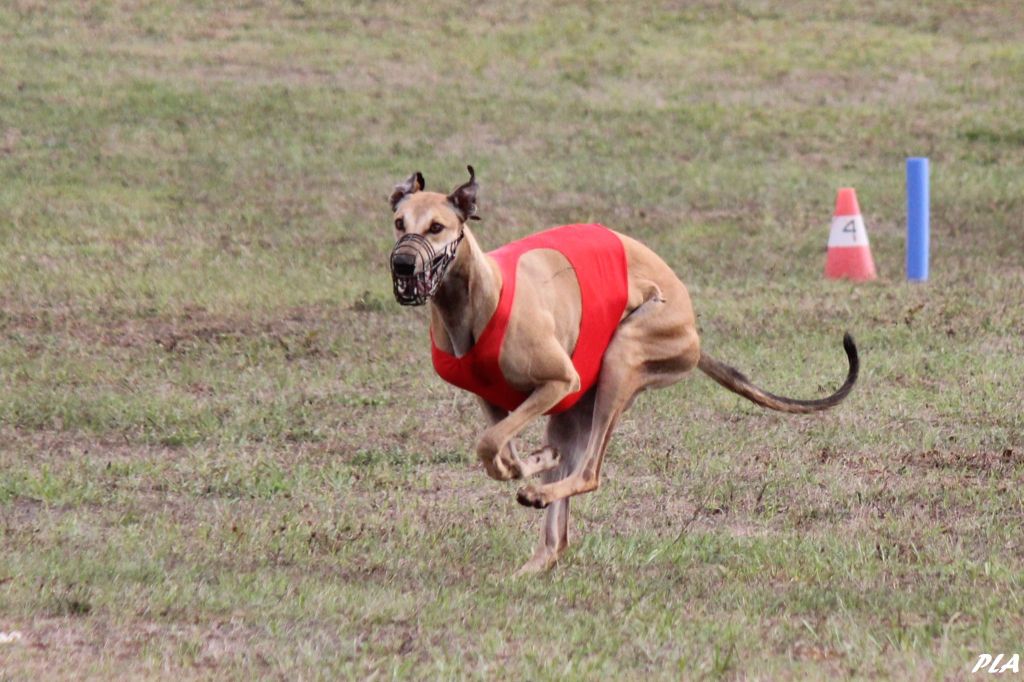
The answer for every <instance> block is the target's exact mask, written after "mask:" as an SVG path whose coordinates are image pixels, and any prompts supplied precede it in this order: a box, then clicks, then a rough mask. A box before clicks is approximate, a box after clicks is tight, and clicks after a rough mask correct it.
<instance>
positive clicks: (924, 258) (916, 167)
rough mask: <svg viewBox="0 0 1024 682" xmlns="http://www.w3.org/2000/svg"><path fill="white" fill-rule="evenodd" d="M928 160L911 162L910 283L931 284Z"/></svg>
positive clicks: (908, 236)
mask: <svg viewBox="0 0 1024 682" xmlns="http://www.w3.org/2000/svg"><path fill="white" fill-rule="evenodd" d="M928 202H929V197H928V159H926V158H923V157H915V158H909V159H907V280H909V281H911V282H926V281H928V222H929V218H930V216H929V208H928Z"/></svg>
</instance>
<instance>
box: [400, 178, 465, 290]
mask: <svg viewBox="0 0 1024 682" xmlns="http://www.w3.org/2000/svg"><path fill="white" fill-rule="evenodd" d="M467 169H468V170H469V182H466V183H463V184H462V185H459V186H458V187H456V188H455V189H454V190H453V191H452V193H451V194H447V195H445V194H441V193H440V192H427V191H424V190H425V188H426V181H424V179H423V174H422V173H420V172H419V171H417V172H415V173H413V174H412V175H410V176H409V177H408V178H407V179H406V181H405V182H403V183H400V184H398V185H395V191H394V192H392V193H391V210H392V211H394V212H395V215H394V219H395V246H394V248H393V249H391V279H392V281H393V282H394V285H395V299H396V300H397V301H398V302H399V303H401V304H402V305H423V304H424V303H426V302H427V299H428V298H430V297H431V296H433V295H434V292H436V291H437V288H438V287H439V286H441V282H442V281H443V280H444V275H445V272H447V270H448V266H449V265H451V262H452V261H453V260H455V255H456V253H457V251H458V249H459V244H461V243H462V234H463V232H462V230H463V228H464V227H465V224H466V221H467V220H479V218H478V217H477V214H476V192H477V187H478V185H477V183H476V174H475V173H474V172H473V167H472V166H467Z"/></svg>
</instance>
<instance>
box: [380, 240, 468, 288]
mask: <svg viewBox="0 0 1024 682" xmlns="http://www.w3.org/2000/svg"><path fill="white" fill-rule="evenodd" d="M461 242H462V235H461V234H460V235H459V238H458V239H456V240H455V241H453V242H451V243H449V244H448V245H446V246H445V247H444V249H442V250H441V252H440V253H438V252H436V251H434V247H433V246H431V244H430V242H429V241H427V239H426V238H425V237H423V236H422V235H418V234H407V235H405V236H404V237H402V238H401V239H399V240H398V242H396V243H395V248H393V249H391V281H392V282H393V283H394V285H395V300H397V301H398V302H399V303H401V304H402V305H423V304H424V303H426V302H427V299H428V298H430V297H431V296H433V295H434V292H435V291H437V288H438V287H439V286H441V281H442V280H443V279H444V273H445V272H446V271H447V270H448V266H449V265H451V262H452V261H453V260H455V252H456V251H458V249H459V244H460V243H461Z"/></svg>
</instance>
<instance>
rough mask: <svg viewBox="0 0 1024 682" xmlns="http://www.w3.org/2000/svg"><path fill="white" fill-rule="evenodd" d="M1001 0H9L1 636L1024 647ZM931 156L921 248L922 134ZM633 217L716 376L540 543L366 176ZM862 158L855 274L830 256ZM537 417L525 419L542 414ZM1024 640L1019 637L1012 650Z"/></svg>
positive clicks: (295, 642)
mask: <svg viewBox="0 0 1024 682" xmlns="http://www.w3.org/2000/svg"><path fill="white" fill-rule="evenodd" d="M1022 46H1024V11H1022V10H1021V8H1020V6H1019V3H1017V2H1014V1H1012V0H1005V1H999V2H971V3H966V4H965V3H962V2H952V1H951V0H949V1H946V0H942V1H939V0H936V1H935V2H926V3H917V4H915V5H908V4H906V3H902V2H895V1H888V0H873V1H870V2H856V3H855V2H846V1H845V0H835V1H832V2H828V3H820V2H809V1H808V2H803V1H799V0H797V1H794V2H788V3H769V2H760V1H755V0H751V1H745V0H739V1H735V2H710V1H707V2H693V3H689V2H688V3H676V6H675V7H674V8H665V9H652V8H643V7H640V6H634V5H632V4H629V3H620V4H619V5H616V6H614V7H608V6H605V5H603V4H601V3H588V2H564V3H557V4H551V5H547V4H544V3H535V2H511V3H508V2H504V3H498V2H490V1H487V2H481V3H455V2H448V1H447V0H444V1H442V2H435V3H420V4H418V5H415V4H412V5H411V4H409V3H404V4H390V3H388V4H382V3H342V4H339V3H328V2H319V1H318V0H307V1H305V2H273V1H271V2H261V3H248V4H245V5H244V6H242V7H240V8H235V9H224V8H223V7H222V5H221V3H213V2H192V3H156V4H152V3H150V4H144V3H134V2H128V3H108V2H95V3H77V2H76V3H63V2H61V3H33V2H20V3H14V4H5V5H4V6H3V7H2V8H0V243H2V245H3V246H2V247H0V334H2V340H0V631H3V632H9V631H12V630H18V631H21V632H22V633H23V635H24V637H23V639H22V640H21V641H20V642H18V643H13V644H0V679H8V678H10V679H21V678H24V677H32V678H40V679H60V678H67V677H71V676H74V677H88V678H92V679H128V678H139V677H168V678H177V679H193V678H196V679H198V678H204V679H205V678H216V679H252V678H253V677H271V678H281V679H309V678H317V679H335V678H339V677H340V678H365V677H374V678H375V679H386V678H406V677H412V678H425V679H434V678H463V677H470V678H480V679H493V678H516V679H523V678H526V679H532V678H541V679H543V678H549V679H550V678H568V679H594V678H599V677H600V678H608V679H636V678H640V677H654V678H663V679H676V678H680V677H681V678H685V679H693V678H705V677H706V678H720V677H730V678H731V677H737V678H762V679H767V678H781V679H804V678H812V679H822V678H832V677H835V676H853V677H882V678H890V677H891V678H898V679H907V678H910V679H944V678H950V677H952V678H960V677H967V676H968V674H969V671H970V669H971V667H973V665H974V662H975V661H976V660H977V657H978V655H979V654H981V653H983V652H989V653H998V652H1005V653H1013V652H1021V648H1022V645H1024V643H1022V640H1021V638H1020V632H1022V631H1024V616H1022V615H1021V614H1022V613H1024V609H1022V603H1021V596H1020V595H1021V594H1022V587H1024V584H1022V583H1024V562H1022V560H1021V558H1020V557H1021V551H1020V550H1021V537H1020V524H1021V516H1022V511H1024V489H1022V488H1021V485H1020V481H1021V480H1022V476H1024V417H1022V416H1021V409H1020V405H1021V403H1022V401H1024V384H1022V382H1021V377H1022V376H1024V332H1022V330H1024V306H1022V305H1021V295H1020V292H1021V289H1022V287H1024V266H1022V263H1024V174H1022V173H1021V172H1020V169H1021V167H1022V165H1024V133H1022V128H1021V124H1020V123H1019V120H1018V119H1019V112H1020V111H1021V110H1022V108H1024V47H1022ZM910 155H926V156H929V157H930V158H931V160H932V163H933V182H932V201H933V203H932V216H933V225H932V230H933V232H932V244H933V251H932V268H933V270H932V280H931V281H930V282H929V283H927V284H925V285H909V284H907V283H905V282H904V280H903V230H904V228H903V224H904V223H903V221H904V194H903V191H904V190H903V162H904V158H905V157H906V156H910ZM467 163H472V164H473V165H474V166H475V167H476V168H477V171H478V177H479V180H480V182H481V184H482V188H483V189H482V200H481V212H482V215H483V216H484V221H483V222H482V223H478V224H477V226H476V233H477V235H478V238H479V239H480V240H481V242H482V243H483V244H484V245H485V246H487V247H488V248H491V247H495V246H498V245H500V244H501V243H503V242H505V241H508V240H510V239H513V238H516V237H519V236H522V235H524V234H527V233H529V232H531V231H534V230H537V229H540V228H543V227H547V226H551V225H556V224H560V223H567V222H578V221H585V220H596V221H601V222H603V223H605V224H607V225H609V226H612V227H615V228H617V229H619V230H622V231H624V232H627V233H629V234H632V235H634V236H636V237H637V238H639V239H641V240H643V241H644V242H645V243H647V244H649V245H650V246H651V247H653V248H654V249H655V250H656V251H657V252H658V253H660V254H661V255H662V256H663V257H664V258H665V259H666V260H667V261H668V262H669V263H670V264H671V265H672V266H673V268H674V269H675V270H676V271H677V272H678V273H679V275H680V276H681V277H682V278H683V279H684V281H685V282H686V283H687V284H688V286H689V287H690V291H691V294H692V297H693V299H694V303H695V306H696V308H697V311H698V314H699V322H700V326H701V329H702V332H703V340H704V347H705V348H706V349H707V350H708V351H709V352H711V353H712V354H714V355H715V356H716V357H719V358H721V359H723V360H725V361H727V362H730V363H731V364H734V365H736V366H737V367H740V368H741V369H743V370H744V371H745V372H747V373H748V374H749V375H751V376H752V377H753V378H754V379H755V380H756V381H757V382H758V383H760V384H761V385H764V386H765V387H766V388H769V389H770V390H773V391H775V392H780V393H784V394H790V395H796V396H798V397H811V396H815V395H820V394H822V393H824V392H826V391H828V390H829V389H830V387H834V386H835V385H836V384H838V383H839V381H840V380H841V378H842V371H843V357H842V352H841V346H840V339H841V336H842V332H843V331H844V330H847V329H849V330H850V331H851V332H853V334H854V335H855V337H856V338H857V341H858V344H859V346H860V348H861V353H862V366H863V370H862V374H861V377H862V378H861V381H860V384H859V385H858V387H857V389H856V390H855V391H854V393H853V394H852V395H851V397H850V399H849V400H848V401H847V402H846V403H844V404H843V405H842V406H841V407H840V408H837V409H836V410H834V411H832V412H829V413H826V414H824V415H820V416H815V417H787V416H783V415H778V414H774V413H766V412H763V411H761V410H759V409H757V408H755V407H754V406H752V405H750V404H748V403H746V402H743V401H742V400H741V399H739V398H737V397H736V396H734V395H732V394H730V393H728V392H725V391H723V390H721V389H720V388H719V387H718V386H717V385H715V384H714V383H713V382H711V381H708V380H707V379H706V378H702V377H695V378H694V379H692V380H688V381H686V382H683V383H682V384H680V385H678V386H676V387H673V388H671V389H667V390H664V391H660V392H655V393H650V394H647V395H645V396H644V397H642V398H641V399H640V400H639V401H638V402H637V404H636V405H635V406H634V408H633V409H632V410H631V412H629V413H628V414H627V416H626V418H625V419H623V421H622V423H621V425H620V427H619V430H618V433H617V436H616V438H615V439H614V440H613V442H612V445H611V448H610V451H609V455H608V459H607V463H606V466H605V472H606V473H605V481H604V485H603V486H602V489H601V490H600V491H599V492H598V493H596V494H593V495H589V496H586V497H584V498H582V499H579V500H577V501H574V503H573V509H574V530H575V531H577V534H576V537H577V538H578V540H577V541H576V543H575V544H574V546H573V547H572V548H571V549H570V551H569V553H568V555H567V556H566V558H565V560H564V561H563V562H562V563H561V564H560V565H559V567H558V568H557V569H556V570H555V571H553V572H551V573H549V574H547V575H544V576H541V577H539V578H537V579H535V580H525V581H512V580H509V579H508V576H509V575H510V574H511V572H512V571H513V570H514V569H515V568H516V567H517V566H518V565H519V564H520V563H522V562H523V561H524V560H525V559H526V558H527V557H528V555H529V552H530V549H531V543H532V542H533V540H534V536H535V533H536V529H535V525H536V524H537V522H538V521H539V518H540V514H539V513H538V512H535V511H532V510H527V509H523V508H521V507H519V506H518V505H517V504H516V503H515V501H514V491H515V486H514V485H512V484H508V485H505V484H499V483H495V482H493V481H491V480H489V479H488V478H486V476H485V475H484V473H483V471H482V470H481V468H480V467H479V465H477V464H476V463H475V462H474V461H473V458H472V456H471V452H472V449H471V448H472V443H473V438H474V436H475V434H476V433H477V432H478V431H479V429H480V427H481V423H482V420H481V418H480V416H479V415H478V414H477V410H476V408H475V405H474V404H473V401H472V400H471V398H470V397H468V396H466V395H463V394H459V393H457V392H456V391H455V390H454V389H452V388H451V387H448V386H446V385H445V384H443V383H442V382H441V381H440V380H439V379H438V378H437V377H436V376H434V375H433V372H432V370H431V368H430V365H429V352H428V342H427V337H426V324H427V316H426V314H425V312H424V311H422V310H420V311H413V310H408V309H402V308H400V307H399V306H398V305H397V304H395V303H394V302H393V301H392V299H391V293H390V287H391V285H390V280H389V277H388V272H387V267H386V253H387V251H388V249H389V247H390V239H391V230H390V216H389V213H388V210H387V203H386V197H387V195H388V193H389V192H390V189H391V186H392V185H393V184H394V183H395V182H397V181H398V180H400V179H402V178H404V177H406V176H407V175H408V174H409V173H410V172H412V171H414V170H421V171H423V173H424V174H425V175H426V178H427V184H428V187H429V188H432V189H433V188H441V189H447V188H449V187H453V186H455V185H456V184H458V183H461V182H462V181H463V180H464V167H465V165H466V164H467ZM848 185H852V186H855V187H856V188H857V191H858V195H859V198H860V203H861V206H862V208H863V209H864V212H865V219H866V222H867V225H868V230H869V233H870V237H871V240H872V246H873V250H874V255H875V259H876V262H877V265H878V270H879V273H880V279H879V281H877V282H874V283H870V284H861V285H852V284H849V283H844V282H827V281H824V280H823V279H822V277H821V270H822V267H823V264H824V247H825V242H826V239H827V225H828V221H829V216H830V215H831V210H832V201H833V197H834V193H835V189H836V188H837V187H839V186H848ZM539 437H540V431H539V429H538V428H536V427H535V428H532V429H531V430H530V431H529V433H528V434H527V436H526V441H527V446H529V445H531V444H534V445H535V444H537V443H538V438H539ZM1022 653H1024V652H1022Z"/></svg>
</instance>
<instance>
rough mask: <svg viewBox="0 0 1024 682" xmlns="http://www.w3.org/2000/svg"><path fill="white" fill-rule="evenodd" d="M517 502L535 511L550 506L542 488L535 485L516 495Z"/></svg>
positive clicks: (521, 489) (522, 489) (523, 489)
mask: <svg viewBox="0 0 1024 682" xmlns="http://www.w3.org/2000/svg"><path fill="white" fill-rule="evenodd" d="M516 502H518V503H519V504H521V505H523V506H524V507H533V508H534V509H543V508H544V507H546V506H548V505H549V504H550V502H548V501H547V500H545V499H544V495H543V494H542V493H541V491H540V488H538V487H537V486H535V485H528V486H526V487H525V488H520V489H519V491H518V492H517V493H516Z"/></svg>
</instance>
